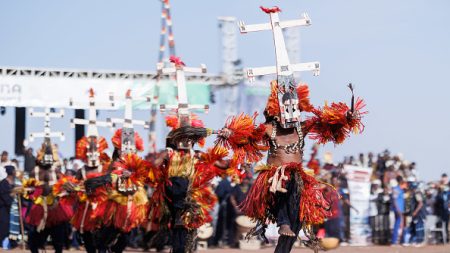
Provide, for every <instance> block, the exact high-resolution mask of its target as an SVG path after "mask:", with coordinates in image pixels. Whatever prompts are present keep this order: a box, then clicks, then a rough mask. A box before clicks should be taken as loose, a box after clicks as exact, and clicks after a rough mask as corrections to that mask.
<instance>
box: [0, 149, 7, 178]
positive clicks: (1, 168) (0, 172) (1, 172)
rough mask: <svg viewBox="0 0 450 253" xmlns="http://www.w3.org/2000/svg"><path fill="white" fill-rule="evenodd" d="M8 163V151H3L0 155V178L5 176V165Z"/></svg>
mask: <svg viewBox="0 0 450 253" xmlns="http://www.w3.org/2000/svg"><path fill="white" fill-rule="evenodd" d="M6 165H9V159H8V152H6V151H3V152H2V155H1V157H0V180H3V179H5V178H6V177H7V174H6V169H5V166H6Z"/></svg>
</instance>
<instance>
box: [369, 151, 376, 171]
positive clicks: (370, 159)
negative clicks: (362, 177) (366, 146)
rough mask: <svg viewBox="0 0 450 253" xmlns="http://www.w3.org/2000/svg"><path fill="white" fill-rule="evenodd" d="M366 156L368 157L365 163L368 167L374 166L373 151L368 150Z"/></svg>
mask: <svg viewBox="0 0 450 253" xmlns="http://www.w3.org/2000/svg"><path fill="white" fill-rule="evenodd" d="M367 158H368V161H367V165H368V166H369V167H370V168H374V167H375V165H376V161H375V160H374V157H373V153H372V152H369V154H367Z"/></svg>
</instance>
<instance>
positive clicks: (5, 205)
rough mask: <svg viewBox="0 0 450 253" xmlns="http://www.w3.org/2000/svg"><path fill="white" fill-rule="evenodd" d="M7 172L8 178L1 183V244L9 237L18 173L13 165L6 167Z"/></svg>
mask: <svg viewBox="0 0 450 253" xmlns="http://www.w3.org/2000/svg"><path fill="white" fill-rule="evenodd" d="M5 170H6V175H7V176H6V178H5V179H3V180H2V181H0V243H1V242H3V240H4V239H6V238H8V236H9V213H10V212H11V205H12V203H13V200H14V199H13V197H12V196H11V193H12V190H13V188H14V175H15V173H16V172H15V168H14V166H12V165H6V166H5Z"/></svg>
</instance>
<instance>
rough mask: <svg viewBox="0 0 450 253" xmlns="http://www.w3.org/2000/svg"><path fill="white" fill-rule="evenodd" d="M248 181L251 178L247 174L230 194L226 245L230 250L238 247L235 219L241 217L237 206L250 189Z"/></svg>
mask: <svg viewBox="0 0 450 253" xmlns="http://www.w3.org/2000/svg"><path fill="white" fill-rule="evenodd" d="M250 179H251V176H250V175H249V174H248V173H247V175H246V177H245V178H244V179H243V180H242V182H241V183H240V184H239V185H235V186H234V187H233V189H232V190H231V193H230V199H229V202H230V203H229V205H228V217H229V218H228V221H227V224H228V225H229V227H228V245H229V246H230V247H232V248H238V247H239V241H237V239H238V236H240V235H237V234H236V233H237V224H236V218H237V217H238V216H239V215H242V213H241V211H240V210H239V205H240V204H241V203H242V202H244V200H245V197H247V193H248V190H249V189H250Z"/></svg>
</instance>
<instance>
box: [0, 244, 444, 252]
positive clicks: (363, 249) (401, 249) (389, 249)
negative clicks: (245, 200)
mask: <svg viewBox="0 0 450 253" xmlns="http://www.w3.org/2000/svg"><path fill="white" fill-rule="evenodd" d="M273 250H274V248H272V247H267V248H263V249H261V250H258V251H243V250H239V249H208V250H207V251H198V253H202V252H213V253H238V252H253V253H256V252H257V253H271V252H273ZM0 252H13V253H21V252H27V253H28V252H29V251H24V250H20V249H15V250H11V251H4V250H1V249H0ZM47 252H53V250H51V249H49V250H47ZM65 252H71V253H81V252H84V251H77V250H70V251H65ZM126 252H130V253H131V252H142V251H139V250H132V249H129V250H127V251H126ZM166 252H168V251H166ZM292 252H305V253H308V252H311V253H312V252H313V251H311V250H309V249H306V248H295V249H293V250H292ZM328 252H330V253H425V252H426V253H450V244H447V245H445V246H443V245H438V246H435V245H431V246H424V247H420V248H415V247H402V246H394V247H384V246H371V247H352V246H345V247H339V248H337V249H334V250H330V251H328Z"/></svg>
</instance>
